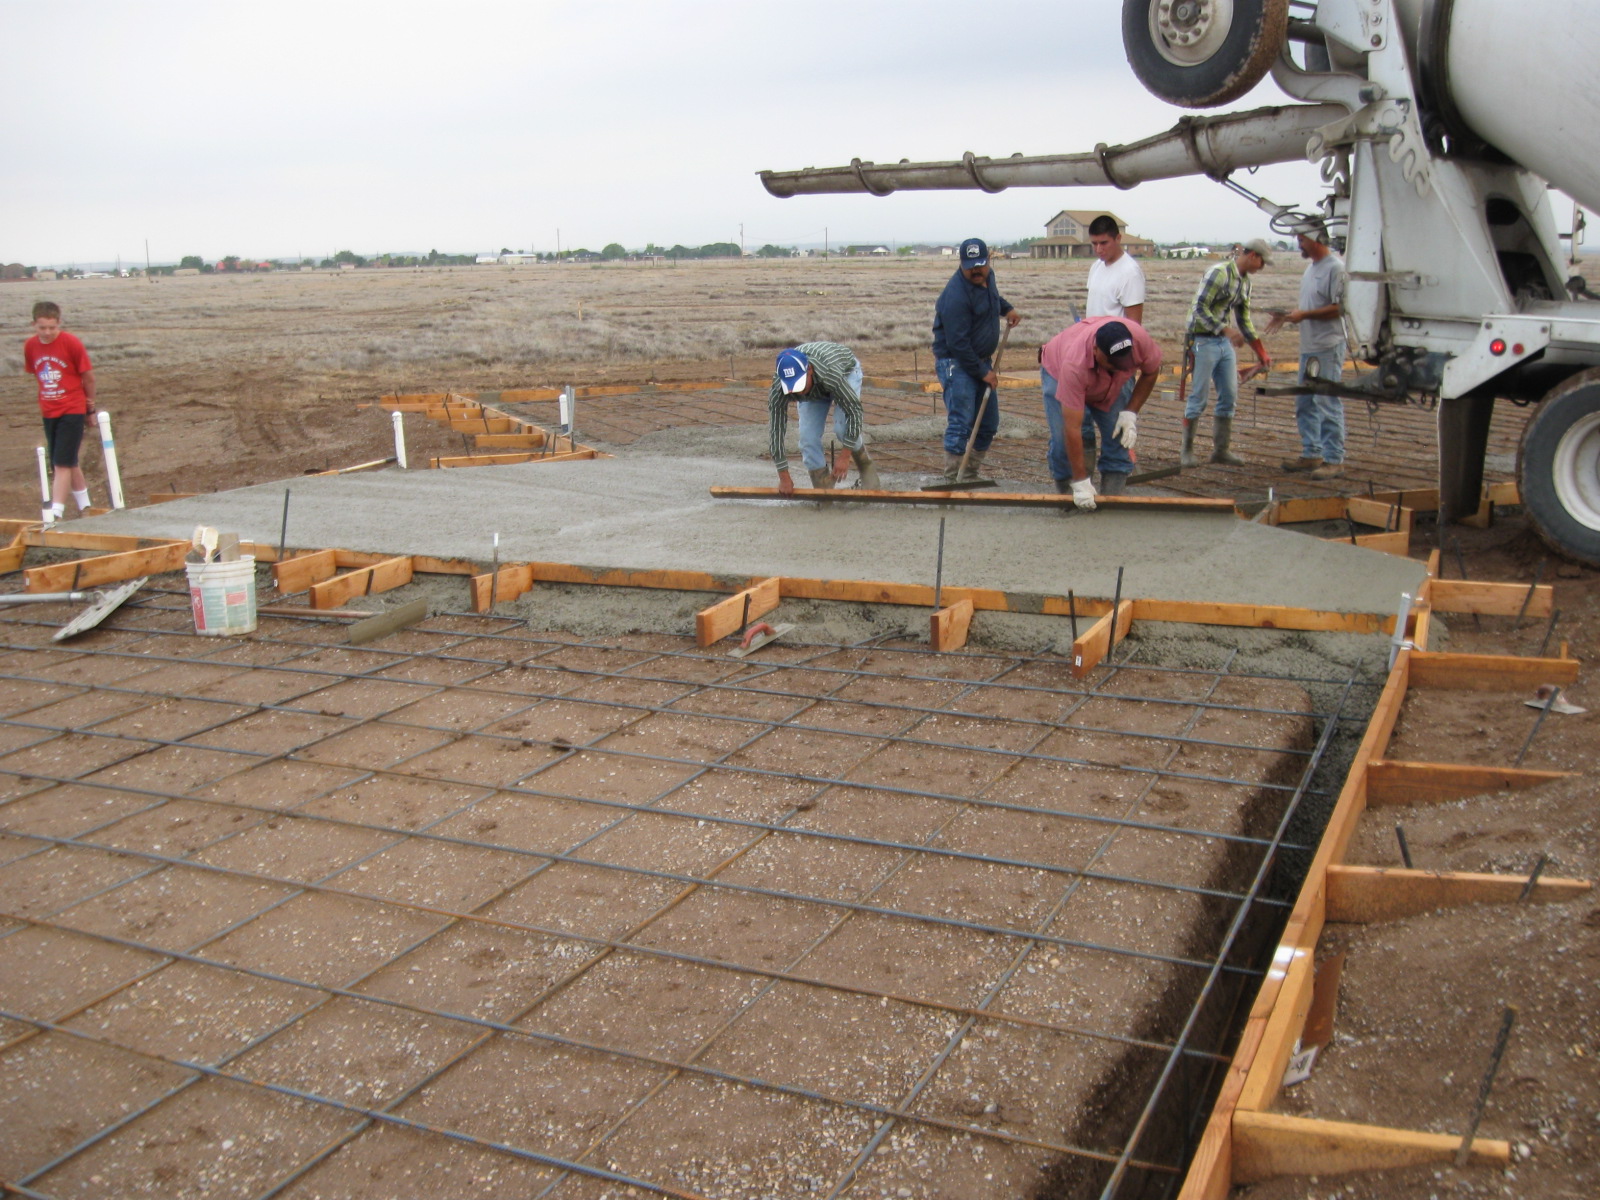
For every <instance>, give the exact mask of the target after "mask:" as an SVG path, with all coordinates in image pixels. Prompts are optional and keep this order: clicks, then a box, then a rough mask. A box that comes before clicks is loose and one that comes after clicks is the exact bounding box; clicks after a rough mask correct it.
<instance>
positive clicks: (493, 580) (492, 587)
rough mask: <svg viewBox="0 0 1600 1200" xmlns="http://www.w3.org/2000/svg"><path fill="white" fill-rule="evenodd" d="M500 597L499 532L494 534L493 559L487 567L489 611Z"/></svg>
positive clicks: (492, 609) (491, 610)
mask: <svg viewBox="0 0 1600 1200" xmlns="http://www.w3.org/2000/svg"><path fill="white" fill-rule="evenodd" d="M499 598H500V534H499V532H498V531H497V532H496V533H495V535H494V561H493V565H492V566H491V567H490V568H489V611H490V612H493V611H494V605H495V601H496V600H498V599H499Z"/></svg>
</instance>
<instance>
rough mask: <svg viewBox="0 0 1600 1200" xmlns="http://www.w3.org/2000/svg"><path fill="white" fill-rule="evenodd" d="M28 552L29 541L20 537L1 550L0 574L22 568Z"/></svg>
mask: <svg viewBox="0 0 1600 1200" xmlns="http://www.w3.org/2000/svg"><path fill="white" fill-rule="evenodd" d="M27 553H28V543H27V542H25V541H23V540H22V539H21V537H18V538H17V539H16V540H15V541H13V542H12V543H11V544H10V545H9V546H7V547H6V548H5V549H3V550H0V574H5V575H9V574H10V573H11V572H12V571H20V570H21V569H22V560H23V557H24V556H25V555H26V554H27Z"/></svg>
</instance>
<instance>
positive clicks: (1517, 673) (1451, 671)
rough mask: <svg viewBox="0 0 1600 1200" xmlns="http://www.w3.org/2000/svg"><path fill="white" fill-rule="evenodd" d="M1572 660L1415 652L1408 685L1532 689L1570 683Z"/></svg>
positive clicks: (1574, 668)
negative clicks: (1545, 684)
mask: <svg viewBox="0 0 1600 1200" xmlns="http://www.w3.org/2000/svg"><path fill="white" fill-rule="evenodd" d="M1577 678H1578V660H1577V659H1575V658H1516V657H1513V656H1511V655H1508V654H1449V653H1445V652H1443V651H1428V650H1417V651H1413V652H1412V655H1411V686H1412V687H1416V688H1425V687H1431V688H1440V689H1445V690H1449V689H1454V690H1457V691H1470V692H1501V691H1506V692H1516V691H1522V690H1523V689H1528V690H1530V691H1531V690H1532V689H1533V688H1535V687H1537V686H1539V684H1541V683H1559V684H1568V683H1572V682H1573V681H1574V680H1576V679H1577Z"/></svg>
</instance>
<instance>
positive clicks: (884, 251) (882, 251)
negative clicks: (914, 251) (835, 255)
mask: <svg viewBox="0 0 1600 1200" xmlns="http://www.w3.org/2000/svg"><path fill="white" fill-rule="evenodd" d="M844 252H845V254H846V255H848V256H849V257H851V258H870V257H872V256H873V255H877V256H878V257H879V258H887V257H889V247H887V246H870V245H869V246H846V247H845V248H844Z"/></svg>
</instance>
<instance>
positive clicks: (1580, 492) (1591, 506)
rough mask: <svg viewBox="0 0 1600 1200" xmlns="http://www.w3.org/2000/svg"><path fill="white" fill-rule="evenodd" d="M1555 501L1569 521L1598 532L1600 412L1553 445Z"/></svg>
mask: <svg viewBox="0 0 1600 1200" xmlns="http://www.w3.org/2000/svg"><path fill="white" fill-rule="evenodd" d="M1552 466H1553V470H1552V474H1553V476H1554V483H1555V489H1556V499H1557V500H1559V501H1560V502H1561V507H1562V508H1564V509H1565V510H1566V511H1567V512H1568V513H1569V514H1571V516H1572V519H1573V520H1575V521H1577V522H1579V523H1580V524H1582V525H1585V526H1587V527H1588V528H1590V529H1594V530H1600V412H1597V413H1590V414H1588V415H1587V416H1585V417H1583V418H1581V419H1580V420H1578V421H1576V422H1574V423H1573V425H1572V427H1571V428H1570V429H1568V430H1567V431H1566V433H1564V434H1562V435H1561V440H1560V441H1559V442H1558V443H1556V453H1555V462H1554V463H1553V464H1552Z"/></svg>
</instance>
